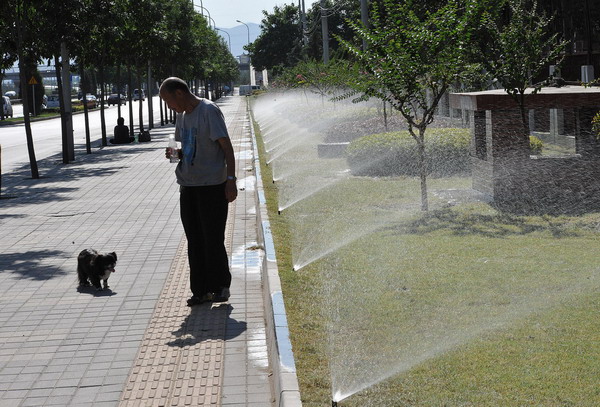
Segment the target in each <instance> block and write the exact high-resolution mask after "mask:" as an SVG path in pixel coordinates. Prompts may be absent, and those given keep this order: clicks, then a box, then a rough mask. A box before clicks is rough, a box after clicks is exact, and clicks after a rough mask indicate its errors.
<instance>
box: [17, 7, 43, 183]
mask: <svg viewBox="0 0 600 407" xmlns="http://www.w3.org/2000/svg"><path fill="white" fill-rule="evenodd" d="M17 7H18V6H17ZM24 8H25V4H21V10H18V9H17V55H18V56H19V78H20V80H21V100H22V101H23V119H24V121H25V136H26V138H27V151H28V153H29V165H30V167H31V178H33V179H38V178H39V177H40V174H39V172H38V165H37V160H36V159H35V149H34V147H33V135H32V134H31V121H30V119H29V96H28V95H27V75H26V73H25V63H24V61H25V53H24V52H23V37H24V33H23V31H24V30H25V27H23V20H22V19H23V9H24Z"/></svg>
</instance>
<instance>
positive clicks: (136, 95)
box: [133, 89, 146, 101]
mask: <svg viewBox="0 0 600 407" xmlns="http://www.w3.org/2000/svg"><path fill="white" fill-rule="evenodd" d="M141 96H142V101H144V100H146V94H145V93H144V89H142V92H141ZM139 98H140V91H139V89H134V90H133V100H139Z"/></svg>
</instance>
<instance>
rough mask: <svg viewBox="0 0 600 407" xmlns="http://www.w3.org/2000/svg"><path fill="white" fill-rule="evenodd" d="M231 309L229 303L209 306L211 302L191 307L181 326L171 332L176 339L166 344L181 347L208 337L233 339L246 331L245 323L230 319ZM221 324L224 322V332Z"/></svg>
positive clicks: (191, 344)
mask: <svg viewBox="0 0 600 407" xmlns="http://www.w3.org/2000/svg"><path fill="white" fill-rule="evenodd" d="M232 310H233V307H232V306H231V305H230V304H219V305H213V306H212V307H211V304H210V303H207V304H202V305H196V306H194V307H191V308H190V313H189V315H188V316H187V317H185V320H184V321H183V322H182V323H181V327H180V328H179V329H178V330H177V331H174V332H173V335H175V336H176V337H177V339H175V340H173V341H171V342H167V345H169V346H174V347H179V348H183V347H186V346H193V345H196V344H198V343H200V342H203V341H206V340H209V339H233V338H235V337H237V336H239V335H240V334H242V333H243V332H244V331H246V325H247V324H246V322H244V321H236V320H235V319H232V318H231V317H230V316H229V315H230V314H231V311H232ZM222 324H225V332H223V331H224V329H223V325H222Z"/></svg>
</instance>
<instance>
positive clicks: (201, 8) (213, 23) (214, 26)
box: [194, 4, 217, 29]
mask: <svg viewBox="0 0 600 407" xmlns="http://www.w3.org/2000/svg"><path fill="white" fill-rule="evenodd" d="M194 7H198V8H199V9H200V10H205V11H206V14H208V19H209V20H210V21H209V22H208V25H209V26H210V23H211V22H212V25H213V28H215V29H216V28H217V24H215V20H213V18H212V17H211V16H210V11H208V9H207V8H206V7H204V6H199V5H197V4H194ZM200 13H201V14H202V17H204V13H203V12H202V11H201V12H200Z"/></svg>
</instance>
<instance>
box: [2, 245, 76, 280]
mask: <svg viewBox="0 0 600 407" xmlns="http://www.w3.org/2000/svg"><path fill="white" fill-rule="evenodd" d="M56 257H59V258H65V253H63V252H61V251H58V250H32V251H28V252H25V253H2V256H0V270H1V271H0V272H5V273H13V274H17V275H18V276H19V277H21V278H26V279H29V280H37V281H43V280H50V279H52V278H55V277H60V276H63V275H65V274H68V273H67V272H66V271H64V270H63V269H61V268H60V267H57V266H55V265H51V264H45V263H46V262H45V260H46V259H48V258H56Z"/></svg>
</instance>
